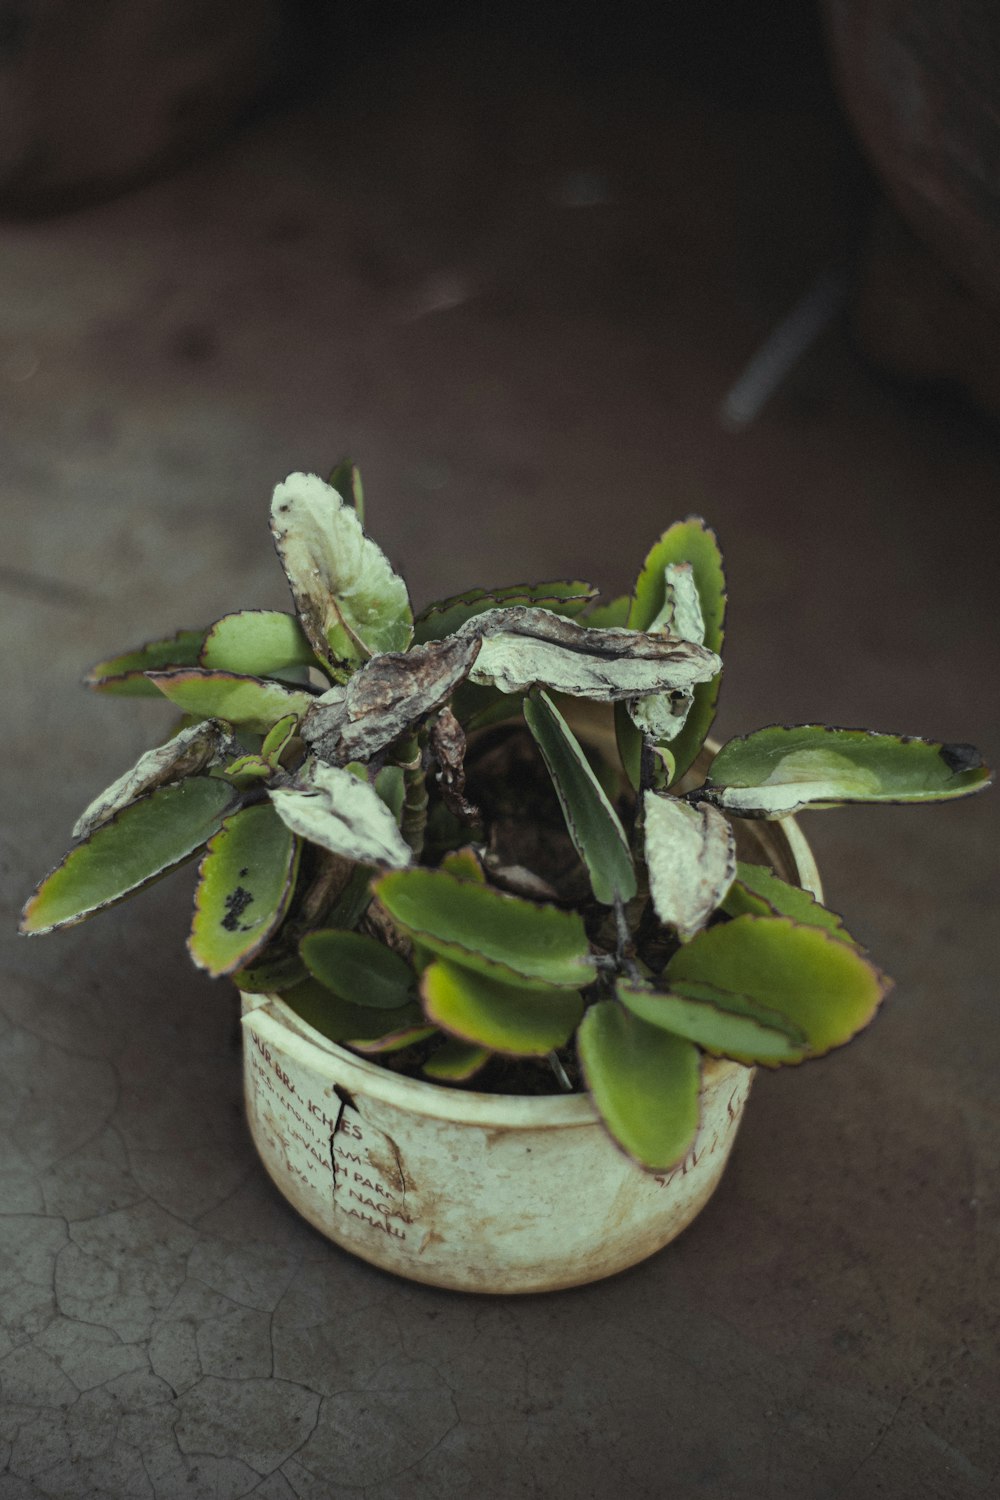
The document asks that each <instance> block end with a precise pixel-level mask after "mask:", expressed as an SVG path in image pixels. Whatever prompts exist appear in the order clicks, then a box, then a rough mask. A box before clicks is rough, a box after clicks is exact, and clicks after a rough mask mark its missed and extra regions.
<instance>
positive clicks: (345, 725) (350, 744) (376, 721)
mask: <svg viewBox="0 0 1000 1500" xmlns="http://www.w3.org/2000/svg"><path fill="white" fill-rule="evenodd" d="M479 648H480V642H479V639H478V638H477V637H475V636H457V635H451V636H447V637H445V639H444V640H442V641H429V642H428V643H427V645H426V646H414V647H412V648H411V650H409V651H407V652H405V653H395V652H393V653H388V654H386V655H384V656H376V657H373V658H372V660H371V661H370V662H367V663H366V664H365V666H363V667H362V668H361V670H360V671H358V672H355V674H354V676H353V677H352V678H351V680H350V682H349V683H348V684H347V686H346V687H343V688H340V687H336V688H331V689H330V691H329V692H327V693H324V694H323V696H322V697H321V698H317V699H316V701H315V703H313V705H312V707H311V708H310V709H309V712H308V713H307V714H306V716H305V719H304V720H303V723H302V729H301V734H302V738H303V739H304V740H305V742H306V744H307V745H309V746H310V748H311V749H312V750H313V751H314V752H315V753H316V754H317V755H318V756H320V757H321V759H323V760H325V761H329V762H330V763H331V764H333V765H346V764H347V762H348V761H350V760H361V761H368V760H370V759H371V758H372V756H373V755H376V754H377V753H378V752H379V750H382V749H384V748H385V746H386V745H390V744H391V743H392V741H393V740H395V739H397V738H398V737H399V736H400V735H401V734H403V733H404V732H405V731H406V730H407V729H409V728H410V727H411V726H412V725H414V724H416V723H418V722H419V721H420V720H421V719H425V718H426V717H427V716H428V714H432V713H436V712H437V711H438V710H439V709H440V708H441V707H442V706H443V705H444V704H445V703H447V701H448V699H449V698H450V697H451V695H452V693H453V692H454V691H455V689H456V688H457V687H458V686H459V684H460V683H462V682H464V681H465V679H466V677H467V676H468V673H469V668H470V667H471V665H472V663H473V662H474V661H475V659H476V655H477V653H478V651H479Z"/></svg>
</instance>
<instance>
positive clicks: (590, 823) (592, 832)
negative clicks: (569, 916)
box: [524, 689, 637, 906]
mask: <svg viewBox="0 0 1000 1500" xmlns="http://www.w3.org/2000/svg"><path fill="white" fill-rule="evenodd" d="M524 717H525V721H526V722H527V725H528V728H529V729H530V730H531V733H532V735H533V736H534V738H535V742H536V744H537V745H538V748H539V750H540V751H541V754H542V759H543V760H544V761H545V764H546V766H547V767H548V770H549V775H550V776H551V777H552V781H553V785H554V786H555V789H556V795H557V796H558V798H559V805H560V806H561V808H562V812H563V817H564V818H565V819H566V827H567V830H568V831H569V836H570V838H571V839H572V840H573V844H574V847H575V848H576V851H577V853H578V854H579V856H580V858H581V859H582V860H583V862H584V864H585V865H586V866H587V873H588V874H589V876H590V884H591V887H592V889H593V892H594V896H595V898H596V900H598V901H601V902H603V903H604V905H605V906H613V905H614V903H615V901H616V900H618V901H622V902H624V901H630V900H631V899H632V897H633V896H634V895H635V893H636V890H637V886H636V878H635V866H634V865H633V863H632V856H631V854H630V853H629V846H628V839H627V837H626V835H625V830H624V828H623V827H622V825H621V820H620V819H619V817H618V814H617V813H616V812H615V810H614V808H613V807H612V805H611V803H610V802H609V801H608V798H607V796H606V795H605V792H604V789H603V788H602V786H601V783H600V782H599V781H598V779H597V777H596V776H595V775H594V772H593V771H592V770H591V768H590V763H589V761H588V760H587V757H586V756H585V755H584V753H583V749H582V748H581V746H580V743H579V741H578V740H577V738H576V736H575V735H574V734H573V731H572V730H571V729H570V727H569V725H568V724H567V723H566V720H565V719H564V718H563V716H562V714H561V713H560V712H559V710H558V709H557V708H556V706H555V704H554V703H553V702H552V699H551V698H550V697H549V696H548V694H547V693H544V692H542V691H541V690H540V689H536V690H535V691H534V692H531V693H529V694H528V696H527V697H526V698H525V700H524Z"/></svg>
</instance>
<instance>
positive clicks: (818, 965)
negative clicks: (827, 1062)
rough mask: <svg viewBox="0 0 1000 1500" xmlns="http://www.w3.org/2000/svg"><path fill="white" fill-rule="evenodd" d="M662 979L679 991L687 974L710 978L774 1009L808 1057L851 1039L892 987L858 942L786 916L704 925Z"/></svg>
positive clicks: (692, 978)
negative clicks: (795, 1031)
mask: <svg viewBox="0 0 1000 1500" xmlns="http://www.w3.org/2000/svg"><path fill="white" fill-rule="evenodd" d="M661 981H662V983H663V984H664V985H665V986H666V988H667V989H669V990H671V991H673V992H674V993H677V994H685V993H686V992H687V986H688V983H689V982H693V983H694V984H695V985H706V984H708V985H711V986H713V988H714V989H717V990H727V991H729V992H730V993H731V994H736V995H744V996H746V998H747V999H748V1000H750V1001H751V1002H753V1003H755V1004H759V1005H763V1006H766V1007H767V1008H768V1009H769V1010H774V1011H777V1012H778V1013H779V1014H780V1015H782V1016H784V1017H785V1018H786V1019H787V1020H788V1021H790V1022H791V1023H792V1025H793V1026H796V1027H798V1028H799V1030H800V1031H802V1032H803V1033H804V1034H805V1037H806V1042H807V1047H806V1051H805V1053H804V1054H803V1055H804V1056H807V1057H819V1056H822V1054H823V1053H824V1052H829V1051H830V1049H831V1048H832V1047H840V1046H842V1045H843V1044H844V1043H845V1042H848V1041H850V1039H851V1037H852V1036H855V1035H856V1034H857V1032H859V1031H861V1030H862V1029H863V1028H864V1027H865V1026H867V1025H868V1024H869V1022H870V1021H872V1020H873V1019H874V1016H875V1012H876V1011H877V1009H878V1006H879V1004H880V1002H881V1000H882V998H883V996H884V995H885V994H886V993H887V991H888V989H889V981H888V980H887V979H886V978H885V976H884V975H883V974H880V973H879V971H878V969H876V968H875V966H874V964H872V963H870V962H869V961H868V960H867V959H866V958H863V957H862V956H861V954H860V953H858V952H857V951H856V950H855V949H854V948H851V947H849V946H848V945H847V944H846V943H843V942H841V941H839V939H837V938H836V937H834V936H833V935H832V934H831V933H829V932H824V931H823V930H822V929H821V928H819V927H799V926H797V925H796V924H795V923H794V922H793V921H791V919H790V918H788V917H751V916H746V917H736V918H735V919H734V920H733V921H731V922H724V923H721V924H720V925H718V926H716V927H710V928H708V930H707V931H705V932H700V933H699V934H698V935H697V937H694V938H692V939H691V941H690V942H689V943H687V944H686V945H685V946H684V947H683V948H681V949H679V951H678V952H677V953H675V954H674V956H673V957H672V958H671V959H670V961H669V963H668V964H667V966H666V968H665V969H664V971H663V974H662V976H661ZM694 993H695V997H696V998H698V997H699V992H698V991H697V990H696V991H695V992H694Z"/></svg>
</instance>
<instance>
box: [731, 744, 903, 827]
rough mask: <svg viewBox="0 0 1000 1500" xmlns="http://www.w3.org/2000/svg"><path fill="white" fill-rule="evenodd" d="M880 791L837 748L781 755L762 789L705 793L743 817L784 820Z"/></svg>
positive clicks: (875, 778)
mask: <svg viewBox="0 0 1000 1500" xmlns="http://www.w3.org/2000/svg"><path fill="white" fill-rule="evenodd" d="M880 788H881V782H880V779H879V777H878V775H877V774H876V772H874V771H873V770H869V769H868V768H867V767H865V766H859V765H856V764H855V763H854V762H853V761H851V760H850V759H849V758H848V757H847V756H846V755H840V754H838V752H837V751H836V750H827V749H817V750H799V751H793V752H792V753H791V754H789V755H786V756H785V757H784V759H783V760H782V761H781V762H780V764H779V765H778V766H777V767H776V768H775V770H773V771H772V772H771V774H770V775H769V776H768V778H767V780H766V781H765V782H764V783H763V785H761V786H748V787H742V786H724V787H719V788H712V789H707V790H706V793H705V795H706V796H707V797H710V798H711V800H712V802H713V803H714V804H715V806H716V807H723V808H725V809H726V810H727V811H729V812H732V813H735V814H737V816H739V817H742V818H786V817H788V816H789V815H790V814H792V813H795V812H799V811H800V810H801V809H802V808H804V807H823V806H831V805H836V804H837V803H838V802H845V801H851V800H852V799H854V800H856V801H861V802H864V801H866V800H868V799H869V798H871V797H873V796H876V795H877V794H878V792H879V790H880Z"/></svg>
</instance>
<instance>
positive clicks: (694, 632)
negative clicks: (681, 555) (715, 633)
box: [649, 563, 705, 646]
mask: <svg viewBox="0 0 1000 1500" xmlns="http://www.w3.org/2000/svg"><path fill="white" fill-rule="evenodd" d="M663 581H664V591H663V606H662V608H661V609H660V612H659V614H658V615H657V616H656V619H655V620H654V621H653V623H652V625H650V627H649V629H650V632H653V631H656V630H662V631H665V632H666V634H667V635H673V636H678V637H679V638H680V639H681V640H682V641H694V642H695V644H696V645H698V646H702V645H704V643H705V616H704V615H703V614H702V609H701V598H700V596H699V594H698V585H697V584H696V583H695V581H694V569H693V568H692V566H691V564H690V563H668V564H667V566H666V567H665V568H664V570H663Z"/></svg>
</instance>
